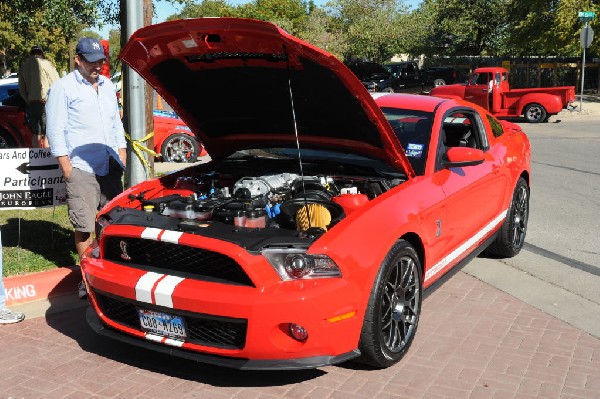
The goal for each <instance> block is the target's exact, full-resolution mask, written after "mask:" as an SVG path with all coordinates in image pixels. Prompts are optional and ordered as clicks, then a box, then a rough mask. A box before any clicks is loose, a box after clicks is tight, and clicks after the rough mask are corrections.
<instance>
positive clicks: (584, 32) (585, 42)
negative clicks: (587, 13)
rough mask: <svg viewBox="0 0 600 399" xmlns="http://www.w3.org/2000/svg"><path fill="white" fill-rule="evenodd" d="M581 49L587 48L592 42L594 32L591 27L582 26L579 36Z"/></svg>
mask: <svg viewBox="0 0 600 399" xmlns="http://www.w3.org/2000/svg"><path fill="white" fill-rule="evenodd" d="M579 38H580V42H581V47H583V48H589V47H590V44H592V40H594V30H593V29H592V27H591V26H587V24H586V26H584V27H583V28H581V34H580V35H579Z"/></svg>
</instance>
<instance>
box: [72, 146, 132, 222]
mask: <svg viewBox="0 0 600 399" xmlns="http://www.w3.org/2000/svg"><path fill="white" fill-rule="evenodd" d="M122 177H123V169H122V168H121V166H120V165H119V163H118V162H117V161H115V160H114V159H113V158H111V159H110V168H109V171H108V174H107V175H106V176H98V175H96V174H93V173H89V172H85V171H83V170H81V169H77V168H73V170H72V171H71V174H70V175H69V178H68V179H66V180H65V181H66V186H67V207H68V208H69V219H70V220H71V224H72V225H73V227H74V228H75V230H76V231H81V232H85V233H93V232H94V231H95V225H96V215H97V214H98V211H99V210H100V208H102V207H103V206H104V204H106V203H107V202H108V201H110V200H111V199H113V198H114V197H116V196H117V195H119V194H120V193H121V192H122V191H123V182H122V180H121V179H122Z"/></svg>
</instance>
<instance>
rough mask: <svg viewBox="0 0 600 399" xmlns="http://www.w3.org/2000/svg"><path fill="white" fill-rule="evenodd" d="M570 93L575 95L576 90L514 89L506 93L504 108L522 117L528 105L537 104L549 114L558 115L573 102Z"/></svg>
mask: <svg viewBox="0 0 600 399" xmlns="http://www.w3.org/2000/svg"><path fill="white" fill-rule="evenodd" d="M570 93H574V88H573V90H571V88H570V87H547V88H533V89H512V90H510V91H509V92H507V93H504V102H503V108H509V109H512V110H513V113H514V114H515V115H522V114H523V110H524V109H525V107H526V106H527V105H528V104H532V103H537V104H540V105H542V106H543V107H544V108H545V109H546V111H547V112H548V114H557V113H559V112H560V111H561V110H562V109H564V108H565V107H566V106H567V104H568V102H569V101H571V100H573V98H571V97H572V95H571V94H570Z"/></svg>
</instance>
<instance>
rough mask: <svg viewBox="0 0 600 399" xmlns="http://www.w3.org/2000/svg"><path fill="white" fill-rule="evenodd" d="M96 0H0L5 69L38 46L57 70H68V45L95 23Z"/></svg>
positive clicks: (1, 36) (1, 48) (11, 66)
mask: <svg viewBox="0 0 600 399" xmlns="http://www.w3.org/2000/svg"><path fill="white" fill-rule="evenodd" d="M94 7H95V0H0V27H2V28H3V29H2V33H0V50H1V51H2V52H3V53H4V64H5V65H6V68H8V69H11V70H16V69H17V68H18V65H19V64H20V62H21V61H22V60H23V58H24V57H25V56H26V55H27V53H28V52H29V49H30V48H31V47H32V46H34V45H41V46H42V47H44V48H45V50H46V56H47V57H48V58H49V59H51V60H52V61H54V62H55V63H56V66H57V69H58V70H59V71H60V70H66V69H68V62H69V58H70V54H69V45H70V43H71V42H72V40H73V39H74V38H75V37H76V35H77V34H78V33H79V31H80V30H81V29H82V28H83V27H87V26H92V25H93V23H94V21H95V15H94Z"/></svg>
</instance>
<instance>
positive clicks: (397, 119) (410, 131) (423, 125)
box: [381, 108, 433, 175]
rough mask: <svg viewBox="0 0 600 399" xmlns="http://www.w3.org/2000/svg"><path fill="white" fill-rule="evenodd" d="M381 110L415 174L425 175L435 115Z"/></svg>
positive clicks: (388, 109)
mask: <svg viewBox="0 0 600 399" xmlns="http://www.w3.org/2000/svg"><path fill="white" fill-rule="evenodd" d="M381 110H382V111H383V114H384V115H385V117H386V119H387V120H388V121H389V122H390V125H392V128H393V129H394V133H396V137H398V140H400V143H401V144H402V148H404V152H405V153H406V156H407V157H408V160H409V161H410V164H411V166H412V168H413V170H414V171H415V174H417V175H423V174H424V173H425V161H426V159H427V149H428V148H429V141H430V139H431V125H432V122H433V113H431V112H424V111H414V110H409V109H399V108H382V109H381Z"/></svg>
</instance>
